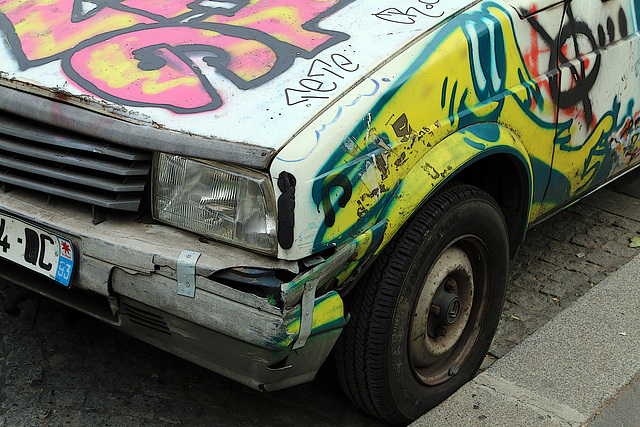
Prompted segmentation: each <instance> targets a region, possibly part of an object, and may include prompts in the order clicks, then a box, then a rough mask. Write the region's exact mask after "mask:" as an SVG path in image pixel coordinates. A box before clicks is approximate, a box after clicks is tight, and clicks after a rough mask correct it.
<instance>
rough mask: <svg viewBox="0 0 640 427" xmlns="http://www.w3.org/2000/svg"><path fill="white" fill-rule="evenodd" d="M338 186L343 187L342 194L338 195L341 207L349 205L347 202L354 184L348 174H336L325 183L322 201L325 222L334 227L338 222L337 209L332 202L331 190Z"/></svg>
mask: <svg viewBox="0 0 640 427" xmlns="http://www.w3.org/2000/svg"><path fill="white" fill-rule="evenodd" d="M336 187H337V188H341V189H342V195H341V196H340V197H338V206H340V207H341V208H344V207H345V206H347V203H349V200H351V195H352V194H353V186H352V185H351V181H350V180H349V178H348V177H347V176H346V175H342V174H339V175H334V176H332V177H330V178H328V179H327V180H326V181H325V182H324V183H323V185H322V189H321V196H320V197H321V201H320V203H321V204H322V208H323V210H324V224H325V225H326V226H327V228H330V227H333V225H334V224H335V222H336V210H335V209H334V207H333V203H332V202H331V190H332V189H334V188H336Z"/></svg>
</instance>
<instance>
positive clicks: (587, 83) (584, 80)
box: [528, 3, 628, 127]
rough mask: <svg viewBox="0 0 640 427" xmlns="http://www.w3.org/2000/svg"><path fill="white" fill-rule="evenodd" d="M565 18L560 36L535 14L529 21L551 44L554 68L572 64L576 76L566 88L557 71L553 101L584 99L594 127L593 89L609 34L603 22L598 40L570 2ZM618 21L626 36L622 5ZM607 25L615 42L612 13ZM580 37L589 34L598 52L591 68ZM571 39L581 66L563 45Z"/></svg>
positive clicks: (563, 105)
mask: <svg viewBox="0 0 640 427" xmlns="http://www.w3.org/2000/svg"><path fill="white" fill-rule="evenodd" d="M565 19H566V24H564V25H563V26H562V28H561V30H560V31H559V34H558V36H557V38H556V39H554V38H553V37H552V36H551V35H550V34H549V33H548V32H547V31H546V30H545V29H544V28H543V27H542V25H541V24H540V23H539V22H538V20H537V19H536V17H535V15H534V16H531V17H529V18H528V22H529V24H530V25H531V26H532V27H533V29H534V30H535V31H536V32H537V33H538V35H539V36H540V38H541V39H542V40H543V41H544V43H545V44H546V45H547V47H548V48H549V51H550V58H549V69H553V68H555V67H557V66H558V65H564V64H568V68H569V72H570V73H571V76H572V79H573V87H571V88H569V89H568V90H565V91H563V90H562V88H561V86H560V81H559V75H558V74H553V75H552V76H551V77H550V83H551V84H550V88H551V96H552V98H553V101H554V102H555V103H556V104H557V105H558V107H559V108H561V109H566V108H570V107H573V106H575V105H576V104H578V103H579V102H582V105H583V108H584V117H585V121H586V124H587V126H589V127H590V126H591V125H592V123H593V105H592V101H591V98H590V97H589V92H590V91H591V89H592V88H593V86H594V85H595V83H596V81H597V78H598V75H599V73H600V67H601V65H602V57H601V48H602V47H604V46H605V45H606V44H607V37H606V36H605V32H604V28H603V26H602V24H598V30H597V31H598V40H596V37H595V35H594V33H593V31H592V30H591V29H590V28H589V26H588V25H587V24H586V23H585V22H583V21H580V20H577V19H576V18H575V16H574V14H573V9H572V7H571V4H570V3H569V4H568V5H567V7H566V18H565ZM618 21H619V22H618V25H619V31H620V36H621V37H622V38H624V37H626V36H627V35H628V27H627V18H626V14H625V13H624V10H623V9H622V8H620V10H619V11H618ZM606 26H607V36H608V37H609V41H608V43H613V42H614V41H615V24H614V23H613V20H612V19H611V18H610V17H609V18H607V23H606ZM579 37H586V39H587V40H588V42H589V45H590V48H591V50H590V51H589V52H588V53H593V54H594V55H595V60H594V61H593V62H592V66H591V68H590V70H588V71H587V69H586V64H585V60H584V58H583V56H582V53H581V51H580V49H579V47H578V38H579ZM569 39H572V41H571V43H572V47H573V49H574V52H575V58H573V59H572V60H577V61H578V63H579V69H578V68H577V67H576V66H575V65H574V64H570V63H569V61H570V60H569V58H567V56H566V55H565V54H564V53H563V52H562V46H564V45H565V44H566V43H569Z"/></svg>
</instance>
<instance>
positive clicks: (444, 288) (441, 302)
mask: <svg viewBox="0 0 640 427" xmlns="http://www.w3.org/2000/svg"><path fill="white" fill-rule="evenodd" d="M461 308H462V302H461V301H460V297H459V296H458V284H457V283H456V281H455V279H454V278H452V277H447V278H446V279H445V280H444V282H443V283H442V284H441V285H440V287H438V290H437V291H436V295H435V296H434V298H433V302H432V303H431V308H430V309H429V317H428V320H427V333H428V334H429V336H430V337H431V338H436V337H438V336H443V335H441V333H442V331H446V328H448V327H449V326H451V325H453V324H454V323H455V322H456V320H458V317H460V311H461ZM438 332H440V334H439V333H438Z"/></svg>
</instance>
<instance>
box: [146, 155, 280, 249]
mask: <svg viewBox="0 0 640 427" xmlns="http://www.w3.org/2000/svg"><path fill="white" fill-rule="evenodd" d="M152 206H153V217H154V218H155V219H157V220H158V221H162V222H166V223H168V224H171V225H175V226H176V227H180V228H184V229H186V230H189V231H193V232H194V233H198V234H202V235H205V236H209V237H211V238H213V239H216V240H222V241H225V242H229V243H233V244H236V245H240V246H244V247H246V248H249V249H254V250H257V251H260V252H266V253H269V254H274V253H275V252H276V218H275V203H274V198H273V192H272V190H271V187H270V184H269V179H268V176H267V175H263V174H261V173H258V172H253V171H248V170H245V169H241V168H235V167H232V166H227V165H221V164H215V163H209V162H207V163H204V162H203V161H197V160H192V159H187V158H184V157H180V156H173V155H169V154H164V153H156V154H155V155H154V158H153V177H152Z"/></svg>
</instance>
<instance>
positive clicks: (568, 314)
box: [411, 256, 640, 427]
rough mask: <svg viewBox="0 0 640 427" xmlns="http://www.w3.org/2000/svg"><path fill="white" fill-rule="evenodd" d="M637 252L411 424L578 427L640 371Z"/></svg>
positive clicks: (415, 426) (419, 426) (639, 259)
mask: <svg viewBox="0 0 640 427" xmlns="http://www.w3.org/2000/svg"><path fill="white" fill-rule="evenodd" d="M639 282H640V256H636V257H635V258H634V259H632V260H631V261H630V262H628V263H627V264H625V265H624V266H622V267H621V268H620V269H618V270H617V271H616V272H614V273H612V274H611V275H610V276H608V277H607V278H605V279H604V280H603V281H601V282H600V283H598V285H597V286H596V287H594V288H593V289H591V290H590V291H589V292H587V293H586V294H585V295H584V296H583V297H581V298H580V299H579V300H578V301H576V302H575V303H574V304H573V305H572V306H570V307H569V308H567V309H566V310H564V311H563V312H561V313H560V314H558V315H557V316H556V317H554V318H553V319H552V320H550V321H549V322H547V323H546V324H545V325H544V326H542V327H541V328H540V329H538V330H537V331H536V332H535V333H533V334H532V335H530V336H529V337H527V338H526V339H525V340H524V341H523V342H521V343H520V344H519V345H518V346H516V347H515V348H514V349H513V350H511V351H510V352H509V353H507V354H506V355H505V356H504V357H503V358H501V359H499V360H498V361H496V362H495V363H494V364H493V365H492V366H490V367H489V368H488V369H487V370H486V371H484V372H483V373H482V374H480V375H478V376H477V377H476V378H475V379H473V380H472V381H471V382H469V383H468V384H466V385H465V386H464V387H462V388H461V389H460V390H458V391H457V392H456V393H455V394H454V395H453V396H451V397H450V398H449V399H447V400H445V401H444V402H442V403H441V404H440V405H439V406H437V407H436V408H434V409H432V410H431V411H429V412H428V413H426V414H425V415H423V416H422V417H420V418H419V419H418V420H416V421H415V422H414V423H412V424H411V426H412V427H426V426H434V425H437V426H439V427H442V426H449V425H450V426H461V425H463V426H515V425H527V426H528V427H533V426H580V425H584V424H585V423H587V422H588V421H589V420H591V419H592V417H593V416H594V414H596V413H597V412H598V411H599V410H600V409H601V408H602V407H603V406H604V405H605V404H606V403H607V402H608V401H609V400H611V399H612V398H614V397H615V396H616V395H617V394H618V392H619V391H620V390H622V389H623V388H624V387H625V386H626V385H627V384H629V382H630V381H631V380H632V379H633V378H634V377H635V376H636V375H637V374H638V373H639V372H640V283H639Z"/></svg>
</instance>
